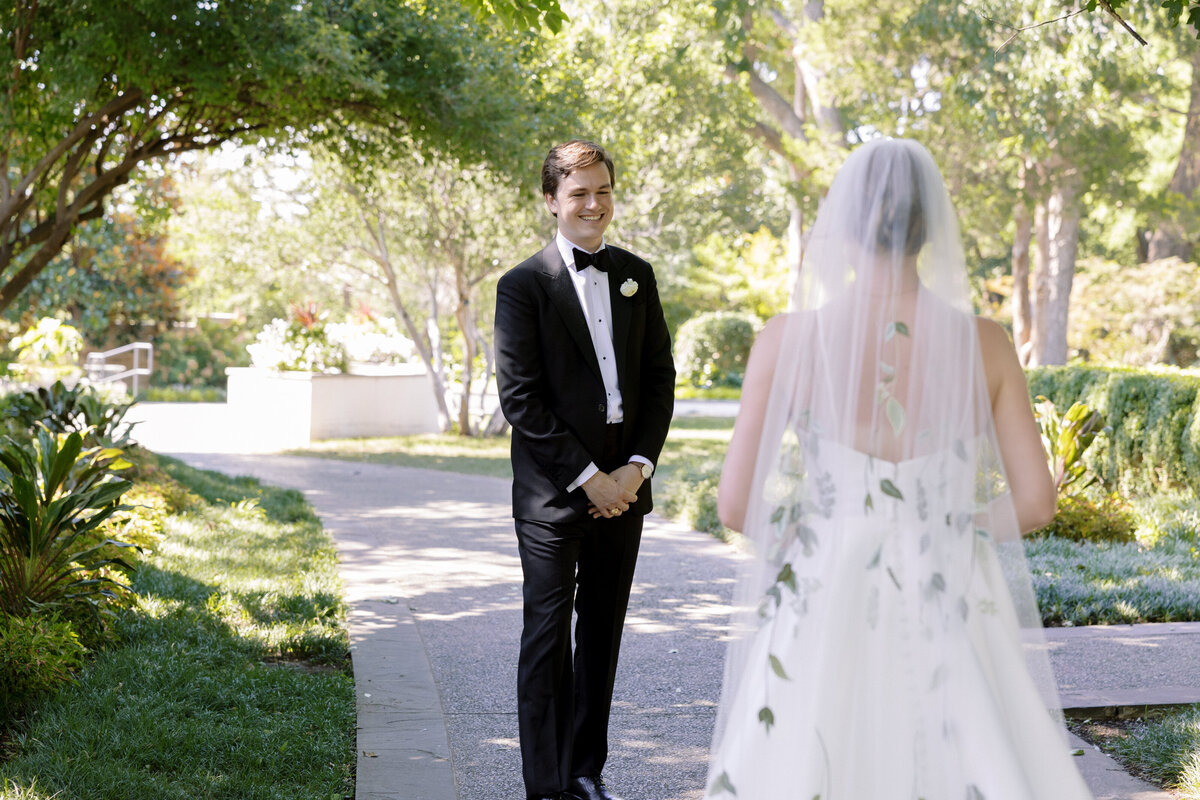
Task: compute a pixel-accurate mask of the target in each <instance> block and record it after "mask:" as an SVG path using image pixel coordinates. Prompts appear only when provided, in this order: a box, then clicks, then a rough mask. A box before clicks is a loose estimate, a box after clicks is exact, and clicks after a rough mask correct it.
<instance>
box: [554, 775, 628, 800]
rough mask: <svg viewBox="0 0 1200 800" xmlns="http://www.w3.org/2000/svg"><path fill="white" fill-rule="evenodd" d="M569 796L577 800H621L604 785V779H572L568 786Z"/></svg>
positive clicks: (597, 777) (598, 777)
mask: <svg viewBox="0 0 1200 800" xmlns="http://www.w3.org/2000/svg"><path fill="white" fill-rule="evenodd" d="M567 796H568V797H572V798H574V799H575V800H621V798H619V797H617V796H616V795H615V794H613V793H612V792H610V791H609V790H608V787H607V786H605V785H604V778H601V777H600V776H599V775H597V776H596V777H594V778H572V779H571V783H570V784H569V785H568V786H567Z"/></svg>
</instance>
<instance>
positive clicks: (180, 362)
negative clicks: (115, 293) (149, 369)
mask: <svg viewBox="0 0 1200 800" xmlns="http://www.w3.org/2000/svg"><path fill="white" fill-rule="evenodd" d="M252 338H253V334H252V333H251V332H250V331H248V330H246V329H245V327H243V326H242V325H238V324H231V323H226V322H222V321H217V320H207V319H202V320H198V321H197V322H196V324H195V325H193V326H188V327H175V328H171V329H170V330H167V331H164V332H163V333H161V334H159V335H158V336H157V337H155V339H154V378H153V381H154V383H155V384H156V385H157V386H164V387H189V388H208V389H224V387H225V370H226V369H227V368H229V367H247V366H249V365H250V354H249V353H247V352H246V344H247V343H248V342H249V341H250V340H251V339H252ZM151 388H154V387H151ZM142 398H143V399H146V400H149V399H156V400H162V399H170V400H174V399H179V398H175V397H170V398H151V397H149V396H148V395H147V393H146V392H143V393H142ZM205 399H206V400H207V398H205ZM220 399H221V400H224V399H225V398H224V397H223V396H222V397H221V398H220ZM193 402H195V401H193Z"/></svg>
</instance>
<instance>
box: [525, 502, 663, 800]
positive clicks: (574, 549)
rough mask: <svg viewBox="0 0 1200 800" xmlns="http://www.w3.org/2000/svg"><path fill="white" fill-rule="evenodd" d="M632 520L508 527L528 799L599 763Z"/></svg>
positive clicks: (634, 533) (631, 561)
mask: <svg viewBox="0 0 1200 800" xmlns="http://www.w3.org/2000/svg"><path fill="white" fill-rule="evenodd" d="M642 519H643V518H642V516H641V515H640V514H634V515H630V516H629V517H616V518H613V519H598V520H593V519H591V518H590V517H589V518H588V519H586V520H581V521H579V522H575V523H545V522H534V521H530V520H517V521H516V529H517V542H518V546H519V550H520V554H521V567H522V570H523V571H524V576H525V580H524V599H525V613H524V630H523V631H522V633H521V655H520V660H519V662H518V665H517V719H518V725H519V728H520V734H521V764H522V771H523V774H524V778H525V789H526V792H527V793H528V794H529V795H539V794H552V793H554V792H560V791H563V790H564V789H566V787H567V783H568V781H569V780H570V779H571V778H575V777H581V776H588V777H593V776H596V775H599V774H600V772H601V770H602V769H603V767H604V762H605V760H606V759H607V758H608V718H609V708H610V707H611V705H612V694H613V682H614V679H615V678H616V673H617V656H618V653H619V651H620V647H621V629H622V628H623V627H624V624H625V610H626V608H627V607H628V605H629V591H630V587H631V586H632V585H633V572H634V567H635V565H636V563H637V554H638V546H639V545H640V543H641V538H642ZM572 601H573V605H574V610H575V611H576V612H577V614H578V619H577V621H576V623H575V654H574V658H573V659H572V655H571V612H572Z"/></svg>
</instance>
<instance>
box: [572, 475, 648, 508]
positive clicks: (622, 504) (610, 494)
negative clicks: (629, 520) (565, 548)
mask: <svg viewBox="0 0 1200 800" xmlns="http://www.w3.org/2000/svg"><path fill="white" fill-rule="evenodd" d="M624 470H625V467H621V468H620V469H616V470H614V471H613V472H612V474H611V475H610V474H608V473H606V472H597V473H596V474H595V475H593V476H592V477H590V478H588V479H587V480H586V481H584V482H583V487H582V488H583V492H584V494H586V495H587V498H588V501H589V502H590V503H591V505H589V506H588V513H590V514H591V515H592V516H593V517H595V518H596V519H599V518H600V517H605V518H612V517H619V516H620V515H621V514H623V513H625V512H626V511H628V510H629V504H630V503H632V502H634V501H635V500H637V494H636V493H635V492H633V491H632V490H631V489H629V488H627V485H626V483H625V482H624V481H622V480H621V478H622V477H625V476H623V475H622V474H621V473H622V472H623V471H624ZM638 477H639V479H640V477H641V474H640V472H639V475H638Z"/></svg>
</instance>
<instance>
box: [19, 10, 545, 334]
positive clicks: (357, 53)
mask: <svg viewBox="0 0 1200 800" xmlns="http://www.w3.org/2000/svg"><path fill="white" fill-rule="evenodd" d="M486 2H487V0H476V2H474V5H475V7H476V8H481V7H484V5H483V4H485V3H486ZM508 6H509V7H510V8H509V13H508V18H509V19H516V20H532V19H538V20H541V21H542V22H544V23H545V24H548V25H553V24H558V23H560V22H561V18H560V17H561V12H559V11H557V6H556V5H553V6H552V5H550V4H549V0H530V2H524V1H523V0H517V2H514V3H509V4H508ZM520 9H524V11H521V12H520V13H518V11H519V10H520ZM484 25H486V23H480V22H479V21H477V20H476V19H474V18H472V17H471V15H470V14H469V13H468V11H467V10H466V9H465V8H464V7H463V6H461V5H459V4H455V3H448V4H443V5H440V6H439V5H438V4H436V3H424V2H420V3H419V2H411V3H410V2H393V1H392V0H358V1H357V2H353V3H344V2H339V1H338V0H310V2H305V3H294V2H291V0H229V1H228V2H220V3H218V2H206V1H204V0H201V1H200V2H197V0H133V1H132V2H128V3H103V4H100V3H94V2H89V0H62V1H61V2H55V3H38V2H33V0H21V1H19V2H16V3H13V4H8V5H5V6H3V7H0V36H2V38H3V42H4V49H3V52H2V55H0V58H2V59H3V61H2V62H0V70H2V71H3V73H4V75H5V77H6V82H7V87H6V88H5V89H4V90H3V95H2V99H0V311H2V310H3V309H5V308H6V307H8V306H9V305H10V304H11V303H12V302H13V300H14V299H15V298H16V297H17V295H18V294H20V292H21V291H22V290H23V289H24V288H25V287H26V286H28V285H29V283H30V282H31V281H32V280H33V278H34V277H35V276H36V275H37V274H38V273H39V272H40V271H41V270H42V269H44V268H45V267H46V265H47V264H48V263H50V261H51V260H52V259H53V257H54V256H55V254H57V253H58V252H59V251H60V250H61V249H62V247H63V246H64V244H65V243H66V242H67V241H68V240H69V239H70V237H71V235H72V232H73V231H74V229H75V227H76V226H77V225H78V224H79V223H80V222H82V221H84V220H88V219H94V218H98V217H100V216H101V215H102V214H103V213H104V200H105V198H106V197H108V196H109V195H110V194H111V193H112V191H113V189H114V188H115V187H117V186H119V185H120V184H122V183H124V182H126V181H128V180H130V177H131V175H132V174H133V172H134V171H135V170H136V168H137V167H138V165H139V164H141V163H143V162H146V161H149V160H152V159H158V158H164V157H170V156H173V155H176V154H179V153H184V152H187V151H190V150H199V149H206V148H213V147H216V146H218V145H220V144H221V143H222V142H224V141H229V140H233V141H249V142H258V141H261V142H265V143H267V144H268V145H277V146H280V145H287V144H291V143H295V142H297V141H304V142H336V143H337V147H338V148H339V149H340V150H342V151H343V152H347V153H349V152H352V151H354V150H356V149H357V150H367V149H369V148H375V149H376V150H379V149H386V148H387V146H388V145H389V143H391V142H396V141H412V142H415V143H416V146H418V147H420V146H425V145H427V144H429V143H437V145H438V146H439V147H440V148H442V149H444V150H446V151H449V152H452V153H462V154H469V155H471V156H472V157H474V158H487V157H494V158H495V159H496V160H497V161H498V162H504V161H505V160H506V159H511V158H512V157H513V152H514V150H518V149H519V145H517V144H514V142H519V141H520V138H519V137H518V138H515V139H506V138H505V137H504V136H503V135H502V131H501V130H497V129H496V127H495V126H494V125H493V122H494V120H495V119H496V118H498V117H509V118H511V117H513V116H514V115H513V113H512V112H513V110H514V108H517V107H520V105H521V104H522V103H523V102H524V101H525V99H526V98H527V97H528V96H529V94H528V93H525V92H524V89H525V88H526V87H533V86H535V85H536V78H535V76H530V75H523V74H520V73H519V72H518V67H517V63H518V62H517V59H516V58H515V56H514V54H515V53H516V52H517V50H518V48H519V42H518V37H516V36H515V35H511V34H509V33H507V32H505V31H497V30H494V29H492V28H490V27H489V28H488V31H490V34H489V35H485V34H484V32H482V31H481V27H483V26H484ZM533 116H536V115H533ZM375 132H383V133H384V134H385V135H384V136H372V135H371V134H372V133H375Z"/></svg>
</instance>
